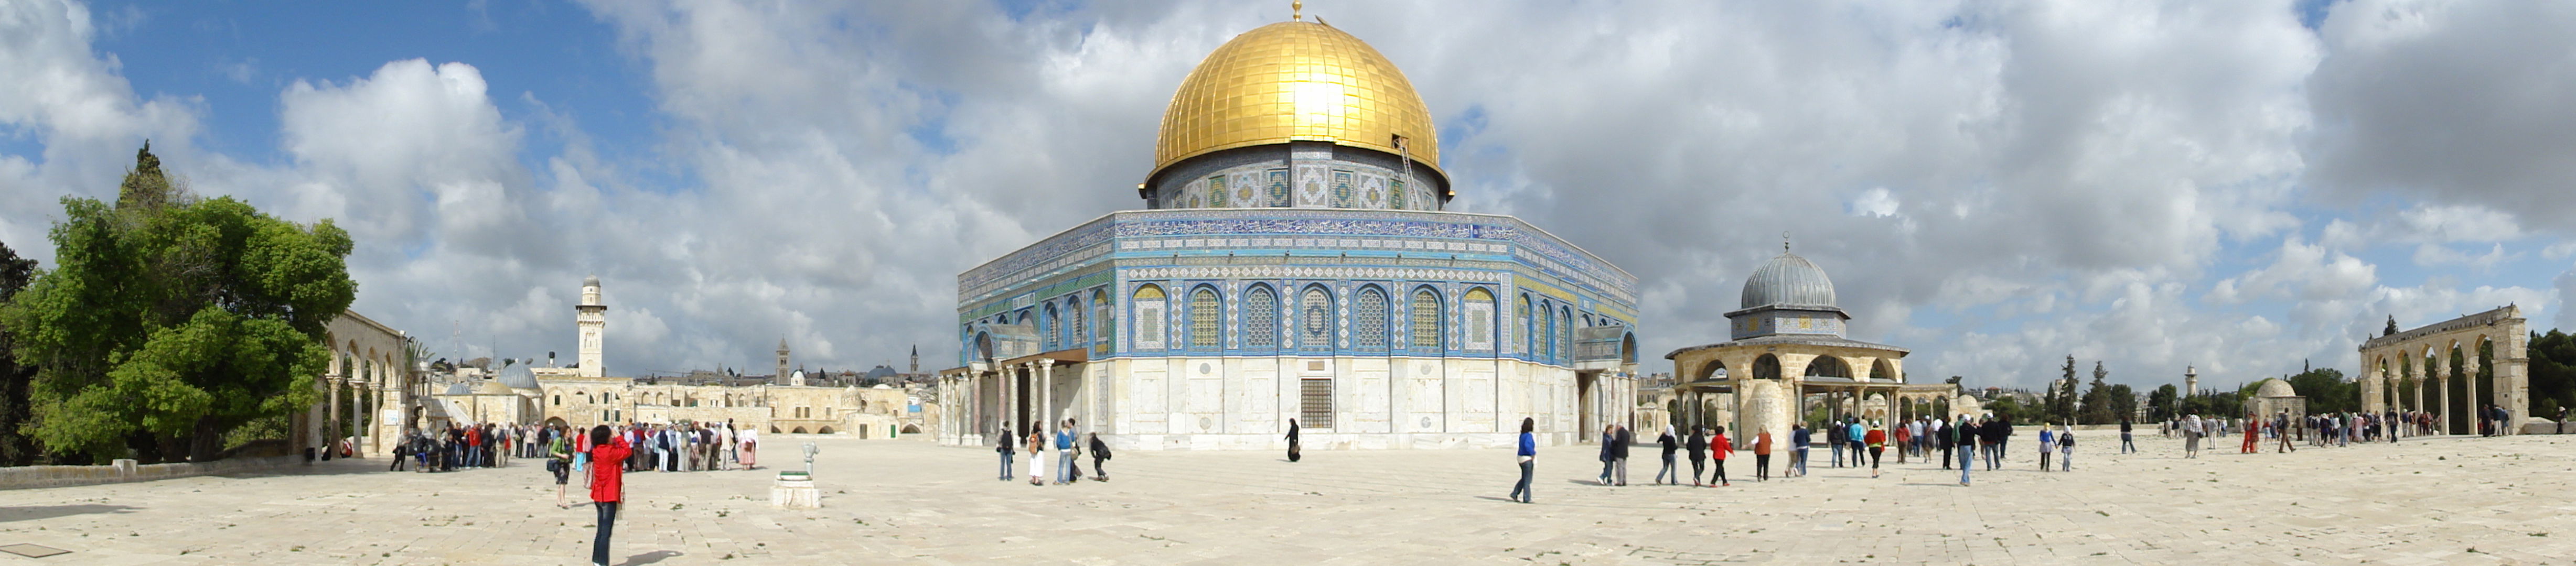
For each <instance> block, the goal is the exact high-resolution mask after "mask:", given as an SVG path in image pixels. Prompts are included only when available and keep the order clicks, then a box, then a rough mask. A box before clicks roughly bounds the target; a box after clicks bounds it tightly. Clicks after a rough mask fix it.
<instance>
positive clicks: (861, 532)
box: [0, 433, 2576, 566]
mask: <svg viewBox="0 0 2576 566" xmlns="http://www.w3.org/2000/svg"><path fill="white" fill-rule="evenodd" d="M2080 438H2082V440H2083V443H2082V446H2081V447H2080V448H2081V450H2080V451H2079V452H2078V453H2077V460H2076V463H2077V467H2076V470H2075V472H2074V473H2056V472H2050V473H2046V474H2043V473H2040V472H2038V471H2035V470H2034V469H2033V468H2035V462H2034V461H2033V454H2032V452H2031V451H2030V450H2029V449H2028V447H2027V446H2022V444H2024V443H2027V442H2028V441H2029V440H2031V439H2029V438H2026V437H2025V438H2022V439H2020V440H2019V441H2017V442H2016V446H2015V448H2017V450H2015V453H2014V454H2013V455H2012V459H2011V460H2010V461H2009V462H2008V463H2007V464H2008V467H2009V469H2007V470H2005V471H2000V472H1990V473H1985V472H1981V473H1979V474H1978V475H1977V476H1976V482H1975V483H1976V485H1975V486H1974V487H1968V488H1962V487H1959V486H1958V485H1957V480H1958V474H1957V472H1953V471H1944V470H1941V469H1939V466H1938V465H1937V464H1930V463H1926V462H1923V461H1920V460H1917V461H1914V462H1911V463H1907V464H1895V463H1894V461H1893V458H1892V457H1891V458H1890V459H1889V460H1888V462H1887V463H1885V464H1884V468H1885V469H1884V472H1885V474H1886V477H1884V478H1881V479H1876V480H1873V479H1869V478H1868V477H1867V476H1868V474H1867V472H1866V470H1853V469H1848V468H1846V469H1831V468H1826V467H1822V466H1817V467H1815V468H1814V475H1813V476H1811V477H1808V478H1799V479H1786V480H1780V479H1775V480H1773V481H1771V482H1767V483H1755V482H1743V481H1739V482H1737V483H1736V485H1735V486H1734V487H1728V488H1712V489H1692V488H1689V487H1668V486H1649V485H1647V483H1648V482H1649V481H1651V480H1652V479H1653V478H1654V475H1655V467H1656V464H1655V462H1656V460H1657V456H1656V455H1655V454H1654V452H1655V450H1654V449H1653V448H1651V447H1641V448H1639V449H1637V451H1636V452H1635V453H1636V455H1637V456H1638V459H1636V460H1635V461H1634V462H1633V463H1632V464H1631V466H1630V469H1629V479H1630V482H1631V483H1632V484H1634V485H1632V486H1629V487H1603V486H1597V485H1592V478H1593V476H1594V475H1595V474H1596V473H1597V472H1598V471H1599V465H1598V464H1597V463H1596V462H1595V461H1594V459H1593V458H1592V455H1593V453H1594V449H1593V448H1591V447H1566V448H1551V449H1546V450H1543V451H1542V452H1541V455H1540V459H1539V479H1538V480H1537V482H1536V483H1537V500H1538V502H1537V504H1534V505H1522V504H1517V503H1509V502H1505V501H1504V500H1503V499H1502V496H1503V494H1504V493H1505V492H1506V491H1508V490H1509V489H1510V487H1511V483H1512V481H1513V480H1514V479H1515V478H1516V470H1515V469H1514V467H1513V465H1512V457H1511V455H1510V453H1509V452H1508V451H1506V450H1447V451H1436V450H1417V451H1375V452H1332V451H1316V452H1309V453H1308V454H1307V457H1306V459H1305V461H1304V462H1300V463H1294V464H1291V463H1288V462H1287V461H1285V460H1284V459H1282V458H1281V457H1280V455H1279V454H1275V453H1268V452H1263V453H1243V452H1232V453H1151V452H1121V453H1119V458H1118V459H1117V460H1113V461H1111V462H1110V466H1109V468H1110V472H1111V479H1112V480H1114V481H1111V482H1107V483H1096V482H1084V483H1081V484H1078V485H1074V486H1066V487H1053V486H1051V487H1044V488H1040V487H1032V486H1030V485H1028V484H1027V483H1025V482H1001V481H996V480H995V479H994V458H993V456H994V455H993V453H992V451H990V450H989V449H966V448H943V447H938V446H933V445H930V444H928V443H926V442H921V441H913V440H875V441H862V440H850V439H820V440H811V441H813V442H816V443H817V444H818V445H820V447H821V448H822V456H821V458H820V459H819V461H818V462H817V463H816V465H815V468H816V469H815V477H816V480H817V483H818V484H821V485H822V486H823V489H824V494H825V496H824V497H825V500H824V504H825V507H824V509H821V510H814V511H785V510H776V509H771V508H769V506H768V489H767V488H768V481H767V480H768V479H769V477H770V475H771V472H769V471H760V472H700V473H643V474H632V475H630V480H629V482H630V486H629V491H630V495H631V497H632V498H633V507H632V508H631V509H630V510H628V511H627V512H626V514H625V517H626V518H625V519H624V521H623V522H621V523H620V524H619V525H618V529H617V533H618V538H617V541H616V545H615V554H614V555H615V556H616V557H618V562H619V563H624V564H743V563H750V564H1003V563H1008V564H1716V563H1796V564H1821V563H1835V562H1850V563H1863V562H1867V563H1939V564H2085V563H2141V564H2174V563H2182V562H2186V561H2191V562H2202V563H2224V564H2261V563H2278V564H2352V563H2374V564H2490V563H2493V564H2536V563H2543V562H2548V563H2565V562H2567V561H2568V560H2569V559H2570V558H2571V557H2576V519H2571V518H2570V516H2569V512H2570V510H2571V509H2576V495H2571V494H2570V491H2569V489H2568V488H2567V487H2566V485H2567V482H2566V479H2567V478H2569V477H2571V474H2570V472H2576V461H2572V460H2576V459H2571V457H2570V449H2571V448H2576V436H2567V437H2557V436H2523V437H2513V438H2499V439H2479V438H2441V439H2429V440H2420V441H2410V442H2406V443H2403V444H2398V445H2394V446H2392V445H2387V444H2373V445H2368V446H2358V445H2357V446H2354V447H2351V448H2331V449H2314V448H2311V449H2303V450H2301V451H2299V452H2297V453H2294V454H2272V453H2268V452H2267V453H2264V454H2260V455H2237V454H2225V453H2211V454H2209V455H2207V456H2205V457H2204V458H2201V459H2197V460H2186V459H2181V458H2179V453H2180V449H2181V444H2180V443H2179V442H2178V441H2173V440H2167V439H2163V438H2156V437H2153V435H2142V436H2141V437H2140V438H2139V439H2138V443H2139V444H2140V445H2141V448H2143V449H2144V452H2143V453H2141V454H2137V455H2126V456H2123V455H2117V454H2113V453H2112V452H2114V450H2115V447H2116V444H2117V433H2091V434H2088V435H2084V436H2081V437H2080ZM806 441H809V440H808V439H800V438H777V439H773V442H772V443H771V445H770V450H767V451H765V452H767V453H768V455H769V458H767V459H766V460H767V461H768V462H769V463H772V464H788V463H789V460H790V458H788V454H789V453H792V452H794V451H795V447H796V446H797V445H798V444H799V443H801V442H806ZM2228 448H2230V449H2231V450H2230V451H2232V449H2233V448H2234V445H2233V444H2229V445H2228ZM1819 456H1820V457H1821V454H1819ZM1778 458H1779V460H1781V461H1784V462H1785V460H1786V459H1787V458H1786V456H1780V457H1778ZM1820 459H1821V458H1820ZM521 462H522V463H521V464H520V465H517V466H514V467H511V468H506V469H492V470H474V471H467V472H458V473H443V474H413V473H385V472H383V471H381V470H382V469H383V462H381V461H367V460H356V461H347V460H344V461H334V462H330V463H326V464H318V465H315V466H313V467H311V468H308V469H303V470H297V471H295V472H294V473H284V474H265V475H243V476H230V477H198V478H185V479H175V480H166V481H158V482H150V483H137V484H124V485H106V486H88V487H70V488H50V489H30V490H14V491H0V545H5V544H16V543H36V544H42V545H46V546H52V547H56V548H62V549H67V550H71V551H74V553H73V554H66V555H61V556H55V557H51V558H44V559H28V558H19V557H16V556H12V555H5V554H0V566H5V565H6V564H17V563H29V564H38V563H42V564H253V563H257V564H579V563H582V562H583V561H584V560H586V558H587V557H588V556H589V544H590V537H591V515H592V513H591V510H590V509H589V508H588V507H587V506H582V507H576V508H573V509H558V508H556V507H555V506H554V493H553V491H552V485H551V483H552V482H551V481H548V480H549V478H547V477H546V474H545V471H544V468H543V467H542V466H540V465H536V464H535V462H536V461H535V460H523V461H521ZM1734 462H1735V463H1734V465H1732V466H1730V470H1729V471H1730V472H1732V475H1733V476H1734V477H1736V478H1749V477H1750V476H1752V470H1751V468H1750V465H1751V458H1750V455H1749V454H1745V456H1744V458H1743V459H1740V460H1735V461H1734ZM1778 464H1779V462H1775V466H1777V465H1778ZM797 466H798V467H801V463H798V464H797ZM1685 469H1687V466H1685ZM1776 471H1777V470H1775V472H1776ZM574 487H576V488H578V487H579V480H578V479H576V480H575V483H574ZM575 497H578V494H576V495H575Z"/></svg>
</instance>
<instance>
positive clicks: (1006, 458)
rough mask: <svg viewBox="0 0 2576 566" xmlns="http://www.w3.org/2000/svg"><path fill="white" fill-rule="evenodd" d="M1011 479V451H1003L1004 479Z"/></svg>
mask: <svg viewBox="0 0 2576 566" xmlns="http://www.w3.org/2000/svg"><path fill="white" fill-rule="evenodd" d="M1010 479H1011V453H1009V452H1003V453H1002V480H1004V481H1009V480H1010Z"/></svg>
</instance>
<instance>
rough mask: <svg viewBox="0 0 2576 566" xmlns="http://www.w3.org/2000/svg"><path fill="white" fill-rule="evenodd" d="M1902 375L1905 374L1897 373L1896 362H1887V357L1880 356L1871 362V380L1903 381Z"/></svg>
mask: <svg viewBox="0 0 2576 566" xmlns="http://www.w3.org/2000/svg"><path fill="white" fill-rule="evenodd" d="M1902 377H1904V376H1900V375H1897V373H1896V364H1891V363H1887V358H1879V359H1877V360H1872V361H1870V363H1869V379H1870V381H1891V382H1893V381H1903V379H1901V378H1902Z"/></svg>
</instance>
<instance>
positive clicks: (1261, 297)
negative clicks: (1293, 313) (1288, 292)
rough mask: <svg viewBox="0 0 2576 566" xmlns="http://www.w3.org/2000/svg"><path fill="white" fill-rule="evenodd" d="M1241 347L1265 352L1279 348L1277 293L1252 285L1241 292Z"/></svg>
mask: <svg viewBox="0 0 2576 566" xmlns="http://www.w3.org/2000/svg"><path fill="white" fill-rule="evenodd" d="M1243 297H1244V298H1243V349H1245V350H1252V351H1259V352H1267V351H1271V350H1275V349H1278V348H1279V294H1278V293H1274V292H1271V291H1270V286H1268V285H1254V286H1252V290H1251V291H1247V292H1245V293H1244V294H1243Z"/></svg>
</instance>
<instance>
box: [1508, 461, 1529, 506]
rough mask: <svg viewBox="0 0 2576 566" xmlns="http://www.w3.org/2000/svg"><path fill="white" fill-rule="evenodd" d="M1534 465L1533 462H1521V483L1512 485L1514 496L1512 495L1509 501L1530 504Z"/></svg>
mask: <svg viewBox="0 0 2576 566" xmlns="http://www.w3.org/2000/svg"><path fill="white" fill-rule="evenodd" d="M1532 463H1533V462H1521V482H1520V483H1516V484H1512V495H1511V497H1509V498H1508V499H1512V500H1516V501H1520V502H1522V503H1528V502H1529V498H1530V464H1532Z"/></svg>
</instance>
